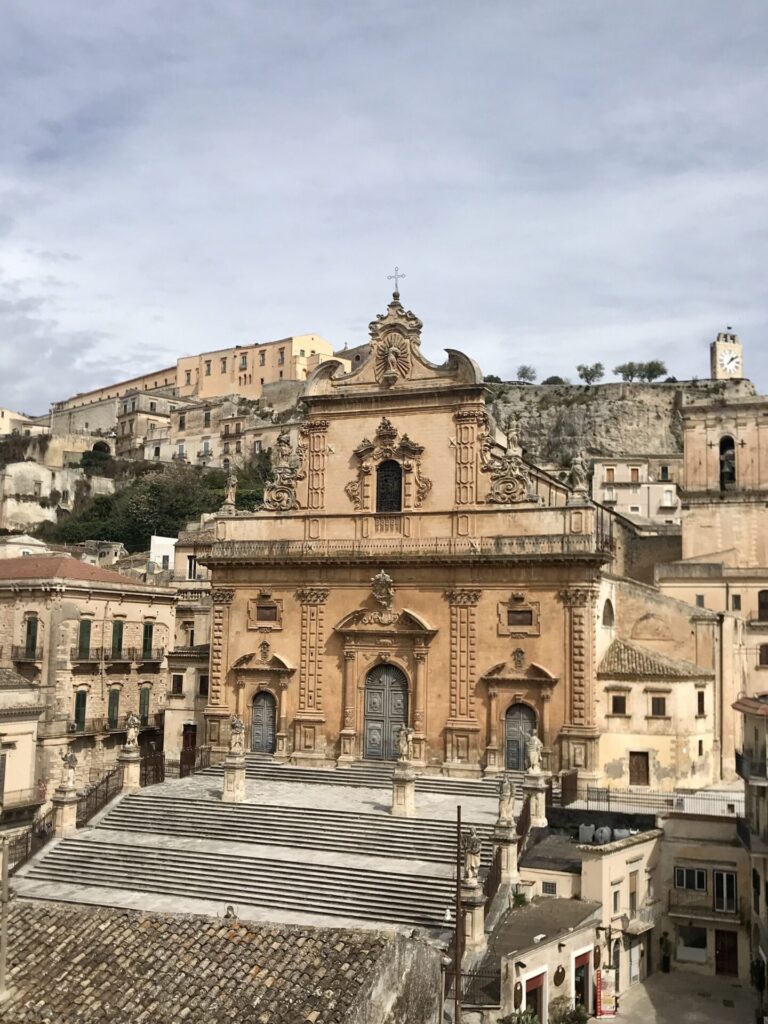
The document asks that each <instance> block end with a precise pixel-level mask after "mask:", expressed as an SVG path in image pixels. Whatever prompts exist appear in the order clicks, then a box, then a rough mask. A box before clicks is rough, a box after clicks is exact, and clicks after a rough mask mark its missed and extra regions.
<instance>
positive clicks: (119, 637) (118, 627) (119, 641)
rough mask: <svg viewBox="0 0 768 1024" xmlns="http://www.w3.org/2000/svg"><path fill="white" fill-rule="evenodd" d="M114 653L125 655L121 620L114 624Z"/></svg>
mask: <svg viewBox="0 0 768 1024" xmlns="http://www.w3.org/2000/svg"><path fill="white" fill-rule="evenodd" d="M112 653H113V654H122V653H123V623H122V621H121V620H120V619H117V620H116V621H115V622H113V623H112Z"/></svg>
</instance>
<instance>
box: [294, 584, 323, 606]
mask: <svg viewBox="0 0 768 1024" xmlns="http://www.w3.org/2000/svg"><path fill="white" fill-rule="evenodd" d="M328 593H329V592H328V591H327V590H324V589H323V588H322V587H302V588H301V589H300V590H297V591H296V597H297V598H298V599H299V601H300V602H301V604H325V602H326V601H327V600H328Z"/></svg>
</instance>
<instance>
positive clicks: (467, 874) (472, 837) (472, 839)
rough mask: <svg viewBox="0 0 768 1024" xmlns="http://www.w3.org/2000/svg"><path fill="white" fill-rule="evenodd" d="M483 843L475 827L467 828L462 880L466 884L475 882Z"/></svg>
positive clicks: (474, 883)
mask: <svg viewBox="0 0 768 1024" xmlns="http://www.w3.org/2000/svg"><path fill="white" fill-rule="evenodd" d="M482 849H483V844H482V843H481V842H480V837H479V836H478V834H477V829H476V828H471V829H470V830H469V835H468V836H466V837H465V839H464V881H465V882H466V883H467V884H468V885H476V884H477V873H478V871H479V870H480V854H481V852H482Z"/></svg>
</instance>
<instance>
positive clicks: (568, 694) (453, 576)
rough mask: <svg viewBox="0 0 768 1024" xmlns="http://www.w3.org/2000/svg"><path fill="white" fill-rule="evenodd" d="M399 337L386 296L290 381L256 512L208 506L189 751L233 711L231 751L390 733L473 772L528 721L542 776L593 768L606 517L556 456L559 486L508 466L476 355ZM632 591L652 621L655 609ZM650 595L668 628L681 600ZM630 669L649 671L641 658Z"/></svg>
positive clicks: (607, 603) (616, 550)
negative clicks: (240, 732)
mask: <svg viewBox="0 0 768 1024" xmlns="http://www.w3.org/2000/svg"><path fill="white" fill-rule="evenodd" d="M421 329H422V324H421V321H420V320H419V319H418V318H417V317H416V316H415V315H414V314H413V313H411V312H409V311H407V310H406V309H405V308H404V307H403V306H402V305H401V303H400V298H399V295H398V293H397V292H396V293H395V294H394V295H393V299H392V302H391V303H390V304H389V306H388V309H387V312H386V314H383V315H380V316H378V317H377V319H376V320H374V322H373V323H372V324H371V325H370V334H371V342H370V349H369V353H368V356H367V358H366V359H365V360H364V361H363V362H362V363H361V364H360V365H359V366H358V367H357V368H356V369H354V370H353V371H352V372H344V368H343V367H342V365H341V364H340V363H337V362H333V361H328V362H325V363H323V364H322V365H321V366H319V367H318V368H317V369H316V370H315V371H314V373H313V374H312V375H311V376H310V377H309V379H308V381H307V384H306V388H305V392H304V399H303V400H304V405H305V412H306V419H305V421H304V423H303V426H302V428H301V432H300V435H299V439H298V442H297V443H295V444H292V443H291V440H290V437H289V436H288V435H287V434H286V435H284V436H283V437H282V438H281V439H280V440H279V441H278V445H277V449H276V452H277V454H276V457H274V458H273V467H272V479H271V481H270V483H269V484H268V485H267V487H266V489H265V494H264V504H263V507H261V508H260V509H258V510H256V511H254V512H247V513H243V512H235V508H234V502H233V501H231V500H230V501H228V503H227V504H226V505H225V506H224V508H223V509H222V511H221V513H220V514H219V515H218V516H217V517H216V519H215V521H214V539H213V541H212V543H211V544H210V546H209V547H208V548H207V550H205V551H203V552H201V554H200V561H201V562H202V563H203V564H205V565H207V566H208V567H210V569H211V572H212V580H213V583H212V586H213V589H212V600H213V619H212V627H211V662H210V689H209V698H208V705H207V707H206V710H205V720H206V737H205V738H206V741H207V742H209V743H211V744H212V745H213V746H214V747H215V748H216V747H217V748H219V749H221V750H223V749H225V748H226V745H227V742H228V730H229V721H230V717H231V716H232V715H233V714H238V715H240V716H241V717H242V718H243V719H244V720H245V722H246V727H247V729H248V733H247V738H248V739H247V746H249V747H250V749H251V750H253V751H255V752H262V753H271V754H274V756H275V757H276V758H277V759H282V760H290V761H292V762H293V763H297V764H305V765H307V764H333V763H335V764H338V765H339V766H342V765H345V764H349V763H350V762H353V761H356V760H395V759H396V757H397V745H396V736H397V733H398V730H399V729H400V728H401V726H402V725H406V726H407V727H408V728H410V729H411V730H412V741H413V755H414V762H415V764H416V766H418V767H420V768H421V769H422V770H424V771H427V772H442V773H445V774H448V775H454V776H479V775H481V774H486V775H493V774H496V773H499V772H502V771H505V770H519V769H524V768H525V767H526V762H525V749H526V742H527V737H528V736H529V735H530V734H531V733H536V734H537V735H538V737H539V738H540V739H541V741H542V743H543V748H544V750H543V762H544V767H545V768H547V769H549V770H551V771H558V770H560V769H567V768H578V769H579V771H580V774H581V775H583V776H585V777H586V778H593V779H595V780H597V779H599V778H601V777H602V769H601V766H600V762H601V760H602V758H603V757H604V756H605V752H603V753H602V754H601V751H600V737H601V732H603V731H604V729H605V717H606V714H608V713H609V712H610V708H606V705H605V701H606V699H609V698H607V697H606V695H605V694H604V693H602V691H601V689H600V687H601V685H603V684H602V683H601V673H600V671H599V669H600V665H599V663H598V657H600V658H603V657H606V658H608V657H609V654H610V653H611V650H613V654H612V657H613V661H610V658H609V663H610V664H611V665H615V664H617V662H616V650H615V649H612V648H611V644H613V643H615V642H616V641H617V623H616V621H615V613H614V608H613V605H612V604H611V600H610V599H608V600H607V597H610V595H611V594H612V593H613V590H612V589H611V587H612V585H611V584H610V578H611V574H619V575H620V570H621V566H620V563H621V560H622V557H623V555H622V549H623V546H624V541H623V540H622V538H621V536H620V535H619V533H620V531H618V532H617V521H616V518H615V517H614V516H613V515H612V514H611V513H610V512H609V511H608V510H606V509H603V508H601V507H600V506H598V505H596V504H595V503H593V502H592V501H591V500H590V499H589V497H588V493H587V481H586V473H585V469H584V465H583V462H582V460H581V458H580V456H579V455H578V454H577V455H576V458H575V460H574V464H573V467H572V472H571V484H572V487H568V486H566V485H564V484H563V483H562V482H561V481H559V480H557V479H555V478H554V477H552V476H550V475H548V474H547V473H546V472H544V471H543V470H540V469H538V468H536V467H534V466H532V465H530V464H529V463H527V462H526V461H525V460H524V458H523V454H522V448H521V445H520V441H519V438H518V436H517V434H516V431H515V429H514V426H513V425H512V426H510V425H507V431H506V433H503V432H502V431H501V430H499V429H498V427H497V426H496V425H495V424H494V423H493V421H492V419H491V417H490V416H489V412H488V408H487V402H486V400H487V388H486V386H485V385H484V383H483V377H482V374H481V372H480V369H479V367H478V366H477V365H476V363H474V362H473V361H472V360H471V359H470V358H468V357H467V356H466V355H464V354H462V353H461V352H458V351H454V350H449V351H448V359H447V361H446V362H445V363H444V364H443V365H441V366H437V365H434V364H432V363H430V362H429V361H428V360H427V359H426V358H425V357H424V355H423V354H422V352H421V347H420V340H421V339H420V335H421ZM230 497H231V496H230ZM613 589H614V590H615V587H614V588H613ZM649 589H650V588H649ZM613 601H614V603H615V602H616V597H615V596H614V597H613ZM632 601H633V602H634V604H633V608H634V606H635V605H637V603H638V602H637V599H636V598H635V597H633V598H632ZM653 601H654V608H653V609H652V610H653V611H654V612H655V613H656V614H657V618H658V619H659V621H660V620H661V619H664V618H665V617H667V616H668V614H670V610H669V609H665V608H661V609H659V607H658V606H659V604H660V603H661V604H663V602H664V599H663V598H661V597H660V595H658V594H656V595H655V596H654V598H653ZM669 605H670V608H671V609H672V612H671V616H672V618H673V619H675V618H676V620H678V622H677V625H678V627H679V629H678V632H679V635H680V636H681V637H685V636H687V635H689V634H690V632H691V630H690V629H689V622H688V616H687V608H686V606H683V605H682V604H681V603H680V602H673V601H669ZM673 606H674V607H673ZM647 611H648V609H647V608H644V607H643V603H642V601H640V605H639V606H638V607H637V608H635V610H634V611H633V615H634V616H635V618H638V619H643V618H644V619H647V618H649V615H648V614H645V613H647ZM630 639H631V637H630ZM670 639H671V637H670ZM651 642H652V641H651ZM630 646H631V644H630ZM666 649H667V650H669V651H670V653H674V651H675V649H676V648H675V647H674V645H672V644H670V645H669V646H668V648H666ZM678 650H679V648H678ZM621 653H622V657H624V659H625V660H626V659H627V658H628V657H629V658H630V663H631V664H635V663H638V664H640V663H642V662H643V659H642V658H638V657H635V656H634V655H633V654H632V651H630V652H629V654H627V651H626V649H622V652H621ZM630 655H631V657H630ZM684 656H687V655H685V654H684ZM688 657H689V660H688V662H686V664H688V665H689V668H690V664H691V663H692V662H693V661H694V660H696V661H699V662H701V661H702V660H703V662H704V666H703V667H704V669H708V668H709V667H710V665H711V664H712V663H713V662H714V654H713V652H712V651H709V652H704V653H703V654H702V653H701V651H699V652H698V654H696V655H694V654H690V656H688ZM633 659H634V660H633ZM646 661H648V663H649V664H650V661H653V665H652V671H653V673H655V675H654V678H655V679H656V682H657V683H658V678H657V677H658V674H659V671H661V672H662V675H663V674H664V671H666V670H665V668H664V664H662V669H661V670H660V669H659V664H660V663H662V662H663V659H656V660H655V661H654V660H653V659H650V661H649V659H646ZM666 663H669V666H670V667H669V672H668V674H669V676H670V678H671V679H672V680H673V681H674V678H675V675H676V671H677V675H678V676H679V674H680V673H679V666H677V669H676V666H675V663H674V661H673V660H670V659H669V658H667V659H666ZM666 663H665V664H666ZM607 664H608V663H607ZM649 671H650V669H649ZM614 674H615V673H614ZM635 674H636V675H637V679H638V680H639V681H642V680H641V678H640V677H641V675H642V671H641V670H640V669H638V670H637V672H636V673H635ZM690 674H691V673H690V672H688V675H687V676H686V678H688V677H690ZM704 674H706V673H704ZM602 675H605V673H602ZM609 675H610V673H609ZM710 675H711V673H710ZM611 685H613V686H614V687H615V686H617V685H619V683H617V681H616V679H612V683H611ZM646 689H647V688H646ZM643 693H645V691H643ZM610 699H613V698H610ZM639 699H641V700H645V696H643V695H641V697H640V698H639ZM707 699H708V700H709V699H710V698H709V697H708V698H707ZM655 706H656V705H654V707H655ZM616 717H617V720H615V721H613V723H612V728H613V733H614V739H615V740H619V743H618V747H617V749H620V748H621V746H622V742H621V736H620V734H619V735H617V734H616V733H617V730H618V731H619V733H620V730H621V728H622V719H624V717H625V716H616ZM636 717H637V718H638V720H644V719H645V717H646V716H645V715H638V716H636ZM663 717H664V718H665V719H666V720H668V719H669V716H668V715H665V716H663ZM626 720H627V721H628V720H629V719H628V716H626ZM656 726H658V728H656ZM643 727H644V726H643V725H641V726H640V727H639V728H641V729H642V728H643ZM660 729H661V726H659V724H658V723H655V724H654V730H652V731H656V732H658V731H660ZM686 730H687V724H685V725H684V726H683V727H682V731H683V732H685V731H686ZM713 741H714V738H713V736H712V735H710V736H708V739H707V749H708V750H709V748H710V747H711V745H712V742H713ZM674 746H675V744H674V742H673V743H672V748H674ZM699 747H700V749H703V747H702V744H699ZM670 756H676V755H675V754H674V751H673V754H672V755H670ZM646 763H647V755H646ZM666 770H669V769H666ZM690 771H691V767H690V764H689V763H687V762H686V764H685V766H684V767H682V766H681V767H680V769H679V772H678V771H677V770H675V772H674V774H680V775H681V776H683V777H687V776H689V775H690ZM646 774H647V769H646ZM667 777H669V776H668V775H667ZM711 777H712V775H711V773H710V775H709V778H711ZM617 778H618V776H617ZM630 781H632V780H631V779H630ZM649 781H650V782H651V784H653V778H650V779H646V783H645V784H648V782H649Z"/></svg>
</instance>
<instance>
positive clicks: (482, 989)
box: [445, 965, 501, 1009]
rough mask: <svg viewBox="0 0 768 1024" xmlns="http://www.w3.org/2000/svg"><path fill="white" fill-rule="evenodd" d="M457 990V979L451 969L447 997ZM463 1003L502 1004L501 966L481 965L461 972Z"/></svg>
mask: <svg viewBox="0 0 768 1024" xmlns="http://www.w3.org/2000/svg"><path fill="white" fill-rule="evenodd" d="M455 990H456V979H455V977H454V975H453V974H451V973H450V971H449V972H448V973H447V974H446V992H445V997H446V999H447V998H449V997H450V996H452V995H453V994H454V993H455ZM461 1004H462V1007H463V1008H465V1009H466V1008H469V1007H470V1006H500V1005H501V968H500V966H499V967H496V968H493V967H491V968H489V967H488V966H487V965H481V966H480V967H478V968H476V969H475V970H473V971H462V972H461Z"/></svg>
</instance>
